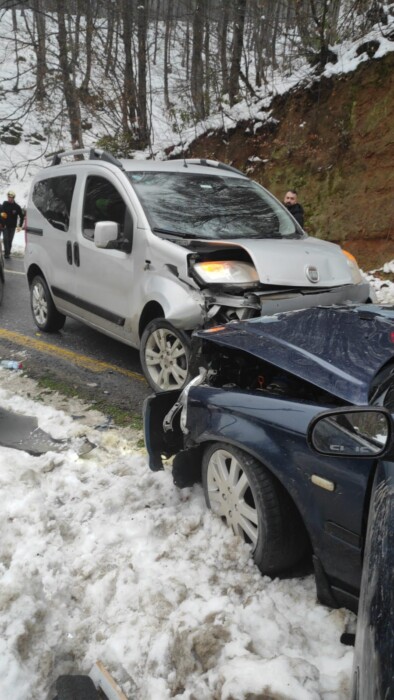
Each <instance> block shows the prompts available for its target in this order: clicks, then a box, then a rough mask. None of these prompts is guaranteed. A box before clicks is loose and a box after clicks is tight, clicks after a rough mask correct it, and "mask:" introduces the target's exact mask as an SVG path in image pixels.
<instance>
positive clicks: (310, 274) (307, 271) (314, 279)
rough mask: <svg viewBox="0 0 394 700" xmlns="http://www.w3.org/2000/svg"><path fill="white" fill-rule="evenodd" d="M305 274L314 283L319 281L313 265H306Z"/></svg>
mask: <svg viewBox="0 0 394 700" xmlns="http://www.w3.org/2000/svg"><path fill="white" fill-rule="evenodd" d="M305 274H306V276H307V278H308V280H309V281H310V282H313V283H314V284H316V282H318V281H319V279H320V277H319V270H318V269H317V267H314V265H307V266H306V268H305Z"/></svg>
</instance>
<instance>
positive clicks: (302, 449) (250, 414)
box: [187, 386, 373, 590]
mask: <svg viewBox="0 0 394 700" xmlns="http://www.w3.org/2000/svg"><path fill="white" fill-rule="evenodd" d="M323 410H324V409H323V407H322V406H317V405H314V404H310V403H306V402H304V403H302V402H296V401H287V400H285V399H281V398H276V397H273V396H266V395H265V394H264V393H263V392H262V394H261V395H260V394H256V392H242V391H236V390H233V391H232V390H224V389H213V388H208V387H203V386H202V387H195V388H192V389H191V391H190V394H189V404H188V414H187V427H188V429H189V435H188V442H189V444H190V445H192V444H202V443H208V442H212V441H221V442H224V443H226V444H231V445H234V446H237V447H239V448H240V449H242V450H244V451H246V452H248V453H249V454H251V455H252V456H253V457H255V458H256V459H257V460H258V461H259V462H261V463H262V464H263V465H264V466H265V467H266V468H267V469H269V470H270V471H271V472H272V473H273V474H274V475H275V476H276V477H277V478H278V480H279V481H280V482H281V483H282V485H283V487H284V488H285V489H286V491H287V492H288V493H289V494H290V496H291V497H292V499H293V501H294V503H295V505H296V506H297V508H298V511H299V513H300V515H301V517H302V520H303V521H304V523H305V526H306V528H307V530H308V533H309V535H310V538H311V541H312V545H313V549H314V552H315V554H316V555H317V556H318V557H319V559H320V560H321V562H322V564H323V567H324V570H325V571H326V572H327V574H328V575H329V576H331V577H334V578H336V579H338V580H340V581H342V582H344V583H345V585H346V586H347V587H348V588H350V589H356V590H358V588H359V584H360V577H361V547H362V532H363V512H364V506H365V499H366V493H367V488H368V482H369V479H370V474H371V470H372V468H373V461H372V460H364V459H346V458H343V459H341V458H338V457H331V456H322V455H317V454H316V453H315V452H313V451H312V449H311V448H310V447H309V445H308V443H307V438H306V435H307V430H308V425H309V423H310V421H311V420H312V419H313V418H314V417H316V416H317V415H318V414H319V413H321V412H322V411H323ZM313 475H317V476H319V477H321V478H323V479H325V480H327V481H330V482H332V483H333V484H334V490H333V491H332V492H331V491H328V490H325V489H323V488H320V487H318V486H316V485H315V484H314V483H313V482H312V480H311V479H312V476H313Z"/></svg>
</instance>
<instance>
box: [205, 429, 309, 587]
mask: <svg viewBox="0 0 394 700" xmlns="http://www.w3.org/2000/svg"><path fill="white" fill-rule="evenodd" d="M202 479H203V486H204V493H205V500H206V503H207V506H208V508H210V509H211V510H212V511H213V512H214V513H216V514H217V515H218V516H219V517H221V518H222V520H223V521H224V522H225V523H226V524H227V525H228V526H229V527H231V528H232V530H233V532H234V533H235V534H236V535H238V536H240V537H241V538H242V539H243V540H244V541H245V542H247V543H248V544H250V545H251V547H252V552H253V559H254V561H255V563H256V564H257V566H258V567H259V569H260V571H261V572H262V573H263V574H268V575H269V576H273V575H276V574H279V573H281V572H283V571H285V570H286V569H289V568H290V567H291V566H293V565H294V564H296V563H297V562H298V561H299V560H300V559H301V558H302V556H303V555H304V554H305V551H306V548H307V544H308V539H307V536H306V532H305V529H304V527H303V524H302V522H301V520H300V517H299V515H298V513H297V511H296V509H295V506H294V504H293V502H292V501H291V499H290V497H289V496H288V494H287V493H286V492H285V490H284V489H283V487H282V486H281V484H280V483H279V482H278V481H277V480H276V479H275V477H273V476H272V474H270V472H269V471H268V470H267V469H265V467H264V466H263V465H262V464H260V463H259V462H258V461H257V460H255V459H254V458H253V457H251V456H250V455H248V454H246V453H245V452H243V451H242V450H239V449H238V448H236V447H232V446H229V445H225V444H224V443H215V444H213V445H211V446H210V447H209V448H208V449H207V450H206V451H205V454H204V458H203V464H202Z"/></svg>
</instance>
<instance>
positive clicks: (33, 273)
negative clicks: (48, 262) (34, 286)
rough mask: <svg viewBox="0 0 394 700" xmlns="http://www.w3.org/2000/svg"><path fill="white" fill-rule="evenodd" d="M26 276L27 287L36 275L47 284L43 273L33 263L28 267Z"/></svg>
mask: <svg viewBox="0 0 394 700" xmlns="http://www.w3.org/2000/svg"><path fill="white" fill-rule="evenodd" d="M26 274H27V281H28V283H29V286H30V285H31V283H32V282H33V279H34V278H35V277H37V275H40V277H42V278H43V279H44V280H45V282H46V283H47V284H48V282H47V280H46V277H45V275H44V273H43V271H42V270H41V268H40V267H39V266H38V265H37V264H36V263H33V264H32V265H30V267H29V269H28V270H27V273H26ZM48 287H49V285H48Z"/></svg>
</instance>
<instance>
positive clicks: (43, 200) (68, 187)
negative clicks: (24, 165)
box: [33, 175, 77, 231]
mask: <svg viewBox="0 0 394 700" xmlns="http://www.w3.org/2000/svg"><path fill="white" fill-rule="evenodd" d="M76 180H77V177H76V175H61V176H59V177H50V178H48V179H47V180H40V181H39V182H37V183H36V184H35V185H34V189H33V203H34V206H35V207H37V209H38V211H39V212H41V214H42V215H43V216H45V218H46V220H47V221H49V223H50V224H51V226H53V227H54V228H57V229H59V230H60V231H68V227H69V225H70V212H71V202H72V198H73V193H74V188H75V182H76Z"/></svg>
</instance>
